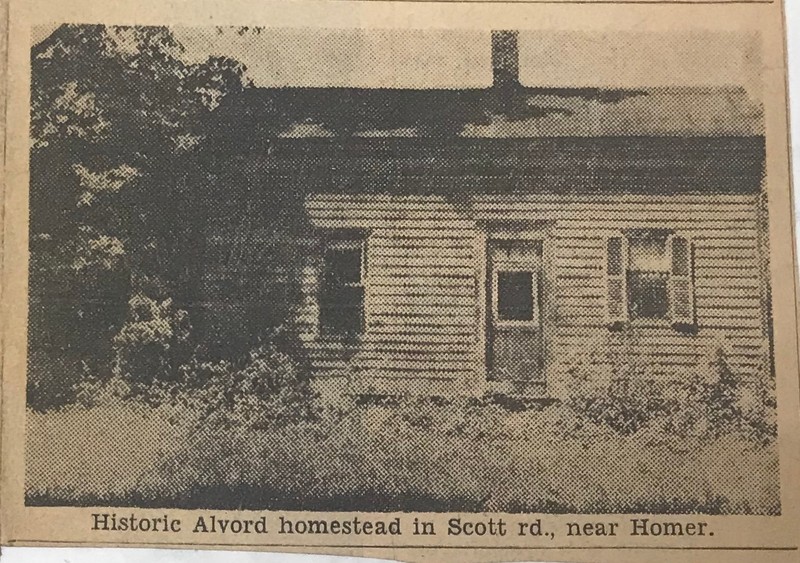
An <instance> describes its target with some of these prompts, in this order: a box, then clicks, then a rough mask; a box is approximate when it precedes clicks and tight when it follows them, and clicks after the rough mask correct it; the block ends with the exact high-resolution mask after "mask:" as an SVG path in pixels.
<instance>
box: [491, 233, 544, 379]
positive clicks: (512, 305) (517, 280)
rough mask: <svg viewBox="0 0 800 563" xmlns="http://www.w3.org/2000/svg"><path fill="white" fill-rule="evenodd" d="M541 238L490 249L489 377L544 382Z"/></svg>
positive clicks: (499, 244) (493, 243) (494, 245)
mask: <svg viewBox="0 0 800 563" xmlns="http://www.w3.org/2000/svg"><path fill="white" fill-rule="evenodd" d="M541 249H542V246H541V242H539V241H528V240H518V241H509V240H503V241H491V242H490V243H489V247H488V254H489V255H488V266H489V267H488V274H489V275H488V280H487V286H488V287H487V295H488V296H489V303H488V305H489V310H490V312H491V314H490V315H487V320H488V327H487V332H488V338H487V343H488V347H489V349H488V350H487V352H488V353H487V357H488V363H489V366H488V368H489V379H490V380H494V381H523V382H525V381H541V380H542V379H543V377H544V369H543V368H544V365H543V360H544V354H543V345H542V330H541V324H540V319H539V312H540V302H541V298H542V295H541V293H542V292H541V283H540V280H541V256H542V251H541Z"/></svg>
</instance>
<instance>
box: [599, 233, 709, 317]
mask: <svg viewBox="0 0 800 563" xmlns="http://www.w3.org/2000/svg"><path fill="white" fill-rule="evenodd" d="M643 230H646V231H652V232H653V234H659V235H662V236H663V238H664V240H665V252H666V260H667V270H666V273H667V313H666V316H665V317H664V318H648V317H634V316H633V315H632V314H631V302H630V300H629V298H628V295H629V283H628V282H629V280H628V275H629V272H630V271H631V268H630V266H629V265H630V244H631V240H632V239H635V238H638V237H637V236H635V235H632V234H631V231H635V232H641V231H643ZM611 239H621V244H622V246H621V249H620V251H621V254H622V257H621V258H622V273H621V275H619V274H611V273H609V269H608V265H609V254H608V248H609V241H610V240H611ZM675 239H683V240H685V241H686V245H687V253H688V254H687V263H686V268H687V273H686V274H685V275H677V274H673V270H674V260H673V241H674V240H675ZM604 241H605V247H604V251H605V255H604V266H603V273H604V274H605V287H606V293H605V297H606V306H605V316H606V321H607V324H608V326H609V328H611V329H612V330H613V329H619V328H621V327H623V326H625V325H633V326H638V327H670V326H671V327H675V328H679V329H683V330H688V329H692V330H696V325H697V311H696V309H697V306H696V304H695V289H694V285H695V267H694V260H693V253H694V241H693V240H692V237H690V236H689V235H687V234H683V233H680V232H676V231H675V230H673V229H667V228H657V227H653V228H647V229H642V228H636V229H627V230H626V229H623V230H621V231H616V232H612V233H611V234H608V235H607V236H606V237H604ZM678 278H680V280H682V281H684V282H685V284H686V285H687V288H688V292H689V308H690V315H689V316H688V317H680V318H678V317H677V316H676V315H675V309H674V306H675V303H674V293H675V289H674V288H675V280H676V279H678ZM612 279H615V280H620V283H621V286H622V289H623V294H624V298H625V303H624V305H625V306H624V308H623V309H624V316H620V317H616V318H614V317H612V316H611V315H610V306H611V302H610V296H611V291H610V283H609V282H610V281H611V280H612Z"/></svg>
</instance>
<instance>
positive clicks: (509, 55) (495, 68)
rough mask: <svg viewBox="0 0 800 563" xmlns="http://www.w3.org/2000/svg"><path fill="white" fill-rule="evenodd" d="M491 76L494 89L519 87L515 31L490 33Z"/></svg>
mask: <svg viewBox="0 0 800 563" xmlns="http://www.w3.org/2000/svg"><path fill="white" fill-rule="evenodd" d="M492 75H493V78H494V81H493V84H494V86H495V87H509V86H512V87H513V86H518V85H519V47H518V46H517V32H516V31H509V30H503V31H492Z"/></svg>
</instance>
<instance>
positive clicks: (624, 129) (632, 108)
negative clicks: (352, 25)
mask: <svg viewBox="0 0 800 563" xmlns="http://www.w3.org/2000/svg"><path fill="white" fill-rule="evenodd" d="M53 29H54V26H52V27H49V28H38V29H37V30H35V34H34V40H41V39H43V38H44V37H46V36H47V34H49V33H50V32H52V30H53ZM173 31H174V33H175V35H176V37H177V38H178V40H179V41H180V42H181V43H182V44H183V45H184V47H185V51H184V53H183V54H182V56H183V58H184V59H185V60H186V62H190V63H191V62H201V61H204V60H206V59H207V58H208V57H209V56H226V57H230V58H233V59H236V60H238V61H240V62H242V63H243V64H244V65H245V67H246V69H247V70H246V75H247V78H249V79H250V80H251V81H252V83H253V85H254V86H256V87H267V88H268V87H280V86H297V87H303V86H315V87H342V86H352V87H364V88H378V87H381V88H387V87H390V88H485V87H488V86H490V85H491V83H492V69H491V32H490V31H489V30H441V29H432V30H398V29H395V30H392V29H383V30H381V29H369V30H365V29H313V30H312V29H280V28H267V29H263V30H261V31H255V30H248V31H245V32H242V30H240V29H238V28H215V27H211V26H209V27H193V28H188V27H175V28H173ZM119 35H120V36H124V35H125V33H124V32H123V33H121V34H119ZM760 53H761V51H760V38H759V37H758V36H757V35H755V34H745V33H736V32H708V31H704V32H699V31H695V32H683V33H653V32H649V33H643V32H638V33H637V32H599V31H598V32H576V31H553V30H539V31H536V30H523V31H520V32H519V72H520V81H521V83H522V84H523V85H525V86H531V87H555V88H579V87H591V88H597V87H600V88H612V89H618V88H623V89H646V90H649V91H650V93H649V94H648V96H647V97H633V98H628V99H625V100H623V101H622V102H621V103H617V104H604V103H600V102H598V101H592V100H582V99H580V98H560V99H551V98H549V97H547V96H546V95H545V96H544V97H541V96H539V97H536V99H531V100H529V102H530V103H532V104H533V103H535V104H539V105H543V106H547V107H559V108H562V109H564V110H567V113H568V115H569V116H570V117H569V118H564V117H563V114H558V113H556V114H553V115H550V116H548V117H544V118H537V119H532V120H528V121H526V122H524V123H508V122H505V121H504V120H503V118H502V116H500V117H498V118H497V119H494V120H493V121H492V122H491V123H489V124H484V125H474V126H469V127H467V128H466V129H465V130H464V131H463V132H462V135H466V136H503V137H507V136H531V135H533V136H549V135H587V134H588V135H619V134H626V133H635V134H655V135H658V134H690V135H698V134H701V135H704V134H708V135H719V134H723V135H725V134H737V135H739V134H744V135H748V134H760V133H761V132H762V128H763V108H762V103H761V100H762V92H761V85H760V82H759V76H760V74H761V70H762V69H761V65H762V61H761V56H760ZM540 97H541V99H539V98H540Z"/></svg>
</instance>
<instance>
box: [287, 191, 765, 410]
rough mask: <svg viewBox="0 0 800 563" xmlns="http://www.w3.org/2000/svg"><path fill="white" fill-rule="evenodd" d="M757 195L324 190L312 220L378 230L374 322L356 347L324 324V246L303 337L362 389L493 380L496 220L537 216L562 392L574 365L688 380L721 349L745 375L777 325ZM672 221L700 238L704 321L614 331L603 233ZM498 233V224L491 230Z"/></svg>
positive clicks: (547, 318)
mask: <svg viewBox="0 0 800 563" xmlns="http://www.w3.org/2000/svg"><path fill="white" fill-rule="evenodd" d="M758 198H759V195H758V194H709V195H694V194H673V195H633V194H631V195H597V194H592V195H569V196H567V195H544V194H518V195H513V196H511V195H501V194H497V195H471V196H464V197H463V198H459V199H453V198H452V197H451V198H449V199H448V198H445V197H443V196H433V195H431V196H424V195H407V196H399V195H398V196H392V195H378V194H350V195H345V194H315V195H310V196H308V197H307V199H306V209H307V212H308V216H309V218H310V221H311V223H312V225H313V226H315V227H317V228H321V229H363V230H365V231H366V232H368V239H367V270H366V279H365V285H366V295H365V332H364V335H363V337H362V339H361V343H360V344H358V345H345V344H341V343H333V342H326V341H325V340H323V339H321V338H320V337H319V335H318V332H317V317H318V310H317V307H316V295H317V289H318V276H319V271H320V265H321V264H320V257H319V256H310V257H309V258H308V260H307V262H306V264H305V267H304V270H303V283H302V306H301V307H300V310H299V314H298V319H297V320H298V324H299V326H300V328H301V331H300V332H301V338H302V339H303V341H304V342H305V344H306V346H307V348H308V350H309V353H310V355H311V357H312V362H313V366H314V369H315V372H316V373H317V375H318V378H319V381H320V382H332V383H333V382H336V383H337V384H338V385H342V384H343V382H344V381H349V384H350V385H351V386H352V387H353V388H355V390H358V391H370V390H371V391H375V392H402V391H415V390H418V391H420V392H424V393H434V394H439V393H441V394H453V393H457V394H461V393H467V394H470V393H480V392H482V391H483V390H484V389H485V379H486V374H485V356H484V354H485V347H486V343H485V340H484V338H485V336H484V333H485V328H484V327H485V314H486V311H485V301H486V300H485V293H484V291H485V289H484V280H485V244H486V239H487V237H489V236H491V235H490V234H488V232H490V231H491V230H492V229H494V228H496V226H497V225H509V224H510V225H519V224H520V223H521V222H527V224H529V225H531V227H532V230H533V231H536V230H539V231H540V232H541V233H543V234H542V236H545V237H546V241H545V258H544V268H545V270H546V281H547V286H546V287H545V291H546V297H545V304H544V305H545V306H544V309H543V318H542V328H543V331H544V337H545V343H546V362H547V393H548V394H551V395H556V396H558V395H563V394H565V393H566V392H567V389H568V387H569V384H570V381H569V373H570V372H573V371H575V370H576V369H577V370H581V369H584V370H588V371H589V372H591V373H592V374H597V375H600V376H601V377H609V378H613V377H617V376H619V374H620V372H622V371H624V366H628V367H630V366H633V367H634V368H635V369H638V370H639V372H640V373H641V376H642V377H645V378H648V379H659V380H664V381H674V380H681V379H685V378H686V377H688V375H689V374H690V373H691V372H692V371H693V370H695V369H698V368H701V369H702V368H703V367H704V366H705V365H707V362H708V361H709V358H710V357H711V354H712V353H713V352H714V351H715V350H716V349H717V348H719V347H722V348H723V349H724V350H725V352H726V355H727V358H728V360H729V362H730V365H731V366H732V367H733V369H734V370H735V371H736V372H737V373H738V374H739V375H740V376H742V377H749V376H753V375H754V374H756V373H757V372H758V370H759V369H760V366H761V364H762V362H763V358H764V356H765V354H764V348H765V341H766V337H767V335H768V329H769V323H768V315H767V311H768V307H767V305H766V300H767V295H768V293H767V288H766V286H765V285H764V284H763V283H762V280H763V279H764V278H763V276H762V271H763V270H764V263H765V260H766V250H765V249H764V244H763V242H760V239H761V238H762V236H761V235H760V230H759V225H761V221H762V218H761V217H760V215H759V205H758ZM627 228H666V229H674V230H675V232H676V233H677V234H682V235H684V236H687V237H689V238H691V240H692V241H693V244H694V253H695V256H694V259H695V265H694V276H695V307H696V319H697V329H696V331H695V332H694V333H686V332H679V331H677V330H676V329H675V328H673V327H671V326H668V325H666V324H664V325H663V326H638V325H636V323H630V325H629V326H628V327H627V328H625V329H624V330H621V331H614V330H610V329H609V326H608V324H607V322H606V314H605V311H606V306H607V301H606V294H605V293H606V285H605V283H606V282H605V271H604V268H605V261H606V257H605V237H607V236H610V235H613V234H615V233H618V232H619V231H620V230H621V229H627ZM487 231H488V232H487Z"/></svg>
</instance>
